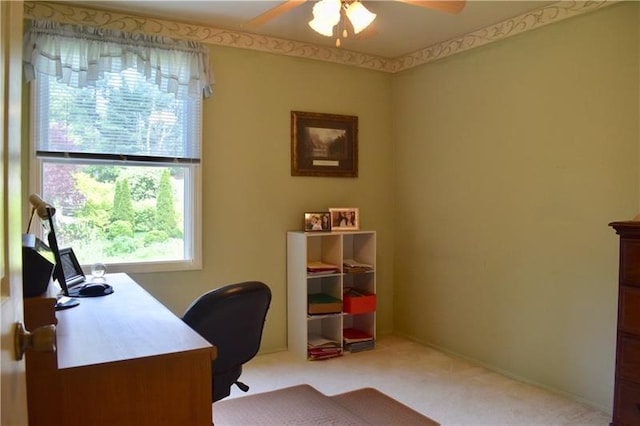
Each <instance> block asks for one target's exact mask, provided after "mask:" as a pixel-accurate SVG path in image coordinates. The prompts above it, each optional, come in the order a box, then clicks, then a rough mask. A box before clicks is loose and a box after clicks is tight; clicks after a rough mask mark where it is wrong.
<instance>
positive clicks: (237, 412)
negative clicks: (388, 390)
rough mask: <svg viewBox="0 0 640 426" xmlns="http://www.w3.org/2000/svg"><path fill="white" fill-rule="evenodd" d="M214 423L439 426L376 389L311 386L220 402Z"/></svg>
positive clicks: (215, 407)
mask: <svg viewBox="0 0 640 426" xmlns="http://www.w3.org/2000/svg"><path fill="white" fill-rule="evenodd" d="M213 422H214V424H215V425H216V426H226V425H425V426H437V425H439V423H437V422H435V421H433V420H431V419H429V418H428V417H426V416H423V415H422V414H420V413H418V412H417V411H414V410H412V409H411V408H409V407H407V406H406V405H404V404H402V403H400V402H398V401H396V400H394V399H393V398H390V397H389V396H387V395H385V394H383V393H382V392H380V391H378V390H376V389H373V388H363V389H357V390H354V391H351V392H345V393H342V394H338V395H334V396H326V395H324V394H323V393H321V392H319V391H318V390H316V389H315V388H313V387H311V386H309V385H297V386H291V387H288V388H284V389H279V390H275V391H271V392H264V393H259V394H255V395H251V396H245V397H240V398H234V399H226V400H222V401H218V402H216V403H215V404H214V406H213Z"/></svg>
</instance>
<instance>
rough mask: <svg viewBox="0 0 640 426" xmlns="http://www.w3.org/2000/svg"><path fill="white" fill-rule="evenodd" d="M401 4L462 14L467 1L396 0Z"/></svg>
mask: <svg viewBox="0 0 640 426" xmlns="http://www.w3.org/2000/svg"><path fill="white" fill-rule="evenodd" d="M396 1H399V2H401V3H407V4H411V5H413V6H419V7H426V8H429V9H436V10H440V11H442V12H449V13H460V12H462V9H464V6H465V4H466V3H467V2H466V1H465V0H422V1H420V0H396Z"/></svg>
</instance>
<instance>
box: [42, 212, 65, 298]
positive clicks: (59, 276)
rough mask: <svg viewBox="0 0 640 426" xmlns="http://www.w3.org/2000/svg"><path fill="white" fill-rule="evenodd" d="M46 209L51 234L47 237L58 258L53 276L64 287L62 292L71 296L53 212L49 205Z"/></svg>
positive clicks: (55, 256) (55, 257) (56, 258)
mask: <svg viewBox="0 0 640 426" xmlns="http://www.w3.org/2000/svg"><path fill="white" fill-rule="evenodd" d="M46 209H47V213H48V216H49V218H48V219H49V235H47V239H48V240H49V247H51V251H52V252H53V257H54V259H55V260H56V266H55V267H54V268H53V278H54V279H56V280H58V284H59V285H60V288H61V289H62V293H63V294H64V295H65V296H69V287H67V280H66V278H65V274H64V268H63V267H62V265H63V263H62V257H61V256H60V249H59V247H58V239H57V238H56V230H55V227H54V226H53V212H52V211H51V209H50V208H49V207H47V208H46Z"/></svg>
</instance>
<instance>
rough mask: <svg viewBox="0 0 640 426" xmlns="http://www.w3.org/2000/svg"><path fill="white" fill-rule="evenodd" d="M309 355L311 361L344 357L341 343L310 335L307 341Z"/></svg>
mask: <svg viewBox="0 0 640 426" xmlns="http://www.w3.org/2000/svg"><path fill="white" fill-rule="evenodd" d="M307 353H308V358H309V359H310V360H319V359H328V358H335V357H337V356H341V355H342V347H341V346H340V342H336V341H335V340H331V339H327V338H325V337H322V336H318V335H310V336H309V338H308V341H307Z"/></svg>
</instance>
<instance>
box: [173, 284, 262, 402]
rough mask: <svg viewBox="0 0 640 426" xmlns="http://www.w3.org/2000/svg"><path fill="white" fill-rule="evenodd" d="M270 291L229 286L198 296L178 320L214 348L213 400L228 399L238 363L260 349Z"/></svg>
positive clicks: (257, 286) (254, 286)
mask: <svg viewBox="0 0 640 426" xmlns="http://www.w3.org/2000/svg"><path fill="white" fill-rule="evenodd" d="M270 303H271V290H270V289H269V287H268V286H267V285H266V284H264V283H261V282H259V281H247V282H242V283H237V284H229V285H226V286H224V287H220V288H216V289H214V290H211V291H209V292H207V293H205V294H203V295H202V296H200V297H198V298H197V299H196V300H195V301H194V302H193V303H192V304H191V306H189V307H188V308H187V310H186V311H185V313H184V315H183V317H182V320H183V321H184V322H185V323H187V324H188V325H189V326H190V327H191V328H193V329H194V330H195V331H196V332H197V333H198V334H200V335H201V336H202V337H203V338H205V339H206V340H207V341H209V342H210V343H211V344H213V345H215V346H216V348H217V350H218V356H217V357H216V359H215V360H214V361H213V364H212V373H213V394H214V395H213V400H214V401H217V400H218V399H221V398H224V397H225V396H228V395H229V393H230V388H231V386H232V385H233V384H234V383H235V382H236V381H237V379H238V377H240V374H241V373H242V364H244V363H246V362H247V361H249V360H251V359H252V358H253V357H254V356H255V355H256V354H257V353H258V350H259V349H260V341H261V340H262V330H263V327H264V322H265V319H266V316H267V311H268V309H269V305H270Z"/></svg>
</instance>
